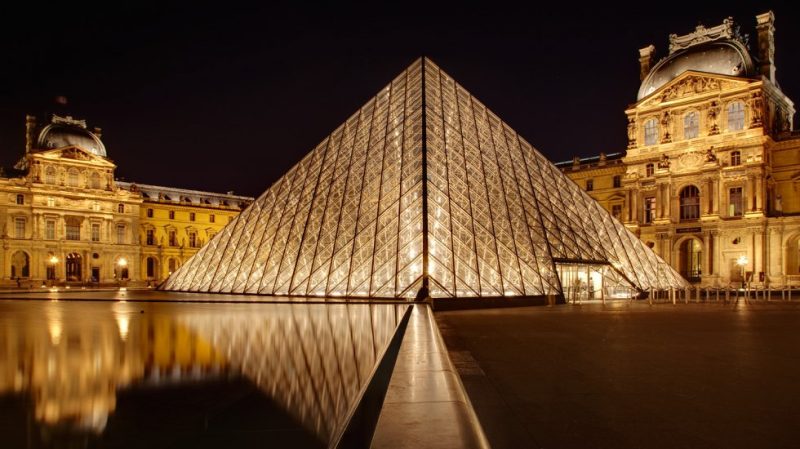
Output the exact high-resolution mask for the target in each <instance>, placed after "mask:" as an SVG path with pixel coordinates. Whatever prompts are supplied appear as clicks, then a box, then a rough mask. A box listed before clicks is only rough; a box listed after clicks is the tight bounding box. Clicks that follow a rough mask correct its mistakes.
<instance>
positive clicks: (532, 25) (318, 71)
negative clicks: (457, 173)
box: [0, 1, 800, 195]
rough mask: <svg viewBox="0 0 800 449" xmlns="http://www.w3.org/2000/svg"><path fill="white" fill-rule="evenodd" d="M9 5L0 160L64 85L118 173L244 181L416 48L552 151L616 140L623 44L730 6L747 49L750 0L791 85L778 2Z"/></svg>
mask: <svg viewBox="0 0 800 449" xmlns="http://www.w3.org/2000/svg"><path fill="white" fill-rule="evenodd" d="M7 3H11V2H7ZM13 3H15V4H16V5H15V6H5V5H4V6H0V17H2V19H0V58H2V59H1V60H0V61H1V62H2V63H1V64H0V164H2V165H4V166H6V167H9V166H11V165H13V163H14V162H15V161H16V160H17V159H18V157H19V156H20V155H21V154H22V153H23V152H24V121H25V114H26V113H32V114H37V115H42V114H44V113H45V112H47V111H51V110H53V107H52V106H51V105H52V104H53V103H52V99H53V98H54V97H55V96H56V95H64V96H66V97H68V99H69V105H68V110H69V111H70V112H71V113H72V114H73V115H74V116H76V117H80V118H86V119H87V120H88V122H89V126H99V127H102V128H103V140H104V142H105V143H106V147H107V148H108V153H109V157H111V158H112V159H113V160H114V161H115V162H116V163H117V165H118V169H117V176H118V177H120V178H125V179H126V180H133V181H138V182H142V183H152V184H161V185H169V186H175V187H186V188H196V189H205V190H212V191H228V190H234V191H236V192H237V193H241V194H248V195H258V194H259V193H261V192H262V191H263V190H264V189H265V188H266V187H267V186H268V185H269V184H271V183H272V182H273V181H275V179H277V178H278V177H279V176H280V175H281V174H282V173H283V172H284V171H285V170H286V169H288V168H289V167H290V166H291V165H292V164H294V163H295V162H296V161H297V160H299V159H300V158H301V157H302V156H303V155H304V154H305V153H307V152H308V151H309V150H310V149H312V148H313V147H314V146H315V145H316V144H317V143H318V142H319V141H321V140H322V139H323V138H324V137H325V136H326V135H327V134H328V133H330V132H331V131H332V130H333V129H334V128H336V127H337V126H338V125H339V124H340V123H342V122H343V121H344V120H345V119H346V118H347V117H348V116H349V115H350V114H352V113H353V112H355V111H356V110H357V108H359V107H360V106H361V105H362V104H363V103H364V102H365V101H367V100H368V99H369V98H370V97H371V96H373V95H374V94H375V93H376V92H377V91H378V90H379V89H380V88H381V87H383V86H384V85H386V84H387V83H388V82H389V81H391V79H392V78H393V77H394V76H396V75H397V74H398V73H399V72H400V71H401V70H403V69H404V68H405V67H406V66H407V65H408V64H410V63H411V62H412V61H413V60H414V59H415V58H417V57H419V56H421V55H423V54H424V55H427V56H429V57H431V59H432V60H433V61H434V62H436V63H437V64H439V65H440V66H441V67H442V69H443V70H445V71H446V72H448V73H449V74H450V75H451V76H453V77H454V78H455V79H456V80H457V81H458V82H460V83H461V84H462V85H463V86H464V87H466V88H467V89H468V90H469V91H470V92H471V93H472V94H473V95H475V96H476V97H477V98H479V99H480V100H481V101H482V102H483V103H485V104H486V105H487V106H489V108H491V109H492V110H493V111H494V112H495V113H496V114H498V115H499V116H500V117H501V118H503V119H504V120H505V121H506V122H508V123H509V124H510V125H511V126H512V127H513V128H514V129H516V130H517V131H518V132H519V133H520V134H521V135H522V136H523V137H525V138H526V139H527V140H528V141H530V142H531V143H533V144H534V145H535V146H536V147H537V148H538V149H539V150H541V151H542V152H544V153H545V154H546V155H547V156H548V157H550V158H551V159H553V160H563V159H568V158H571V157H572V156H573V155H583V156H588V155H594V154H597V153H599V152H600V151H605V152H615V151H620V150H621V149H623V148H624V146H625V143H626V131H625V117H624V114H623V111H624V109H625V107H626V105H628V104H629V103H632V102H634V101H635V99H636V92H637V90H638V87H639V79H638V70H639V68H638V49H639V48H640V47H643V46H646V45H647V44H650V43H653V44H655V45H656V47H657V50H658V52H659V55H660V56H664V55H666V53H667V40H668V35H669V33H678V34H684V33H687V32H690V31H692V30H693V29H694V27H695V25H697V23H698V22H702V23H704V24H705V25H708V26H712V25H717V24H719V23H721V21H722V19H724V18H725V17H727V16H733V17H734V19H735V20H736V21H737V22H738V23H740V24H741V25H742V31H743V32H745V33H749V34H750V35H751V39H750V41H751V48H755V31H754V24H755V15H756V14H758V13H761V12H764V11H766V10H768V9H773V10H774V11H775V14H776V29H777V32H776V45H777V50H776V66H777V69H778V71H777V76H778V81H779V83H780V84H781V86H782V88H783V90H784V91H785V92H786V93H787V94H788V95H789V96H790V97H792V98H794V99H798V98H800V27H797V26H796V24H797V23H800V8H792V4H791V2H769V1H762V2H751V3H750V4H744V2H732V1H727V2H724V3H720V4H716V5H715V4H713V3H707V2H694V1H693V2H679V3H674V2H651V4H652V5H653V6H654V7H659V8H662V7H663V9H656V8H654V9H653V10H650V11H645V10H633V9H629V8H626V7H624V6H615V5H613V4H611V3H608V2H597V4H598V5H599V6H597V7H595V8H590V9H582V8H581V7H579V6H576V2H551V3H553V5H550V6H548V7H546V8H541V7H539V6H535V2H527V3H528V4H527V6H526V7H524V8H522V7H510V6H504V5H503V4H502V3H500V2H497V1H493V2H485V3H484V2H462V3H461V4H456V5H441V6H435V5H436V4H435V3H434V2H427V3H423V4H414V3H410V2H385V3H378V2H373V3H370V4H368V6H365V7H358V6H355V5H345V4H343V3H341V2H336V3H328V4H323V5H314V6H311V4H310V3H305V2H296V3H297V4H299V5H304V6H303V7H292V6H289V5H288V4H286V5H283V6H275V5H274V4H272V3H270V2H262V4H263V6H237V5H236V4H235V3H233V2H215V3H212V4H207V5H206V4H202V3H199V2H194V3H191V4H177V3H176V4H167V3H160V4H156V5H148V4H146V3H144V2H106V3H105V5H106V6H100V5H98V6H90V5H79V4H77V3H75V2H59V3H57V4H56V5H55V6H48V5H46V4H43V3H40V2H13ZM26 3H30V4H31V5H26ZM117 3H119V4H122V3H130V4H129V5H128V6H120V5H117ZM101 5H102V4H101ZM108 5H113V9H109V8H110V7H109V6H108ZM680 5H684V6H683V7H680ZM793 9H794V10H798V11H797V12H796V11H793Z"/></svg>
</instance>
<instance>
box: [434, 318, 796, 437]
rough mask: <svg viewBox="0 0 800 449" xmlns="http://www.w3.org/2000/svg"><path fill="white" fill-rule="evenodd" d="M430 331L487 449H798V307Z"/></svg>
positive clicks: (468, 324) (520, 321) (451, 322)
mask: <svg viewBox="0 0 800 449" xmlns="http://www.w3.org/2000/svg"><path fill="white" fill-rule="evenodd" d="M436 319H437V322H438V323H439V326H440V330H441V332H442V335H443V336H444V339H445V342H446V344H447V346H448V350H449V351H450V356H451V359H452V360H453V363H454V364H455V366H456V367H457V369H458V371H459V372H460V375H461V379H462V382H463V383H464V385H465V387H466V390H467V393H468V395H469V397H470V400H471V402H472V404H473V406H474V407H475V410H476V412H477V415H478V417H479V419H480V422H481V425H482V427H483V429H484V431H485V433H486V435H487V437H488V439H489V442H490V443H491V445H492V447H494V448H496V449H499V448H519V447H543V448H692V447H695V448H737V447H741V448H755V447H757V448H783V447H786V448H789V447H792V448H795V447H798V444H800V443H799V442H800V426H799V425H798V424H800V302H793V303H789V302H760V303H755V304H753V303H750V304H745V303H743V302H740V303H738V304H727V305H724V304H688V305H686V304H678V305H676V306H673V305H671V304H658V305H655V306H648V305H647V304H646V303H632V304H631V303H627V302H624V303H610V304H608V305H606V306H603V305H601V304H591V305H583V306H571V305H563V306H556V307H528V308H511V309H493V310H471V311H458V312H441V313H437V314H436Z"/></svg>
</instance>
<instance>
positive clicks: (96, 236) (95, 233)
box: [92, 223, 100, 242]
mask: <svg viewBox="0 0 800 449" xmlns="http://www.w3.org/2000/svg"><path fill="white" fill-rule="evenodd" d="M92 241H93V242H99V241H100V224H98V223H92Z"/></svg>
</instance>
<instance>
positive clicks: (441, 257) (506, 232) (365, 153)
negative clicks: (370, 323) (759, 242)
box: [162, 58, 688, 298]
mask: <svg viewBox="0 0 800 449" xmlns="http://www.w3.org/2000/svg"><path fill="white" fill-rule="evenodd" d="M582 265H586V266H592V267H599V268H593V269H591V270H589V271H587V274H586V276H587V277H586V283H587V284H588V283H589V282H590V281H591V282H592V284H595V283H598V280H597V276H600V277H601V279H600V282H599V283H600V284H601V285H602V286H603V288H606V289H611V290H613V291H615V292H628V293H629V294H632V293H634V292H638V291H643V290H651V289H669V288H684V287H686V286H687V285H688V284H687V283H686V282H685V280H684V279H683V278H681V276H680V275H678V273H677V272H675V270H673V269H672V268H671V267H670V266H669V265H668V264H667V263H666V262H664V261H663V260H662V259H661V258H659V257H658V256H657V255H656V254H655V253H654V252H653V251H652V250H651V249H650V248H648V247H647V246H646V245H644V244H643V243H642V242H641V241H640V240H639V239H638V238H637V237H636V236H635V235H633V234H632V233H630V232H629V231H628V230H627V229H626V228H625V227H624V226H623V225H622V224H621V223H620V222H618V221H617V220H616V219H615V218H613V217H612V216H611V214H610V213H609V212H608V211H606V210H605V209H603V208H602V207H601V206H600V205H599V204H598V203H597V202H596V201H595V200H593V199H592V198H591V197H589V195H587V194H586V193H585V192H584V191H583V190H582V189H581V188H580V187H579V186H578V185H576V184H575V183H574V182H573V181H572V180H570V179H569V178H567V177H566V176H565V175H563V174H562V173H561V172H560V171H559V170H558V169H557V168H556V167H555V166H554V165H553V164H552V163H550V162H549V161H548V160H547V159H546V158H545V157H544V156H543V155H542V154H541V153H539V152H538V151H537V150H536V149H535V148H534V147H533V146H532V145H530V144H529V143H528V142H526V141H525V140H524V139H523V138H522V137H520V136H519V135H518V134H517V133H516V132H515V131H514V130H513V129H511V127H509V126H508V125H507V124H506V123H504V122H503V121H502V120H500V118H499V117H497V116H496V115H495V114H494V113H492V112H491V111H490V110H488V109H487V108H486V107H485V106H484V105H483V104H482V103H480V102H479V101H478V100H477V99H476V98H475V97H473V96H472V95H471V94H470V93H469V92H467V90H465V89H464V88H463V87H462V86H460V85H459V84H458V83H456V82H455V81H454V80H453V78H451V77H450V76H448V75H447V74H446V73H444V72H443V71H442V70H441V69H440V68H439V67H438V66H436V65H435V64H434V63H433V62H431V61H430V60H429V59H427V58H421V59H419V60H417V61H415V62H414V63H413V64H411V66H409V67H408V68H407V69H406V70H404V71H403V73H401V74H400V75H399V76H398V77H396V78H395V79H394V80H393V81H392V82H391V83H390V84H389V85H387V86H386V87H384V88H383V89H382V90H381V91H380V92H379V93H378V94H377V95H376V96H375V97H373V98H372V99H370V100H369V101H368V102H367V103H366V104H365V105H364V106H363V107H362V108H361V109H359V110H358V111H357V112H356V113H354V114H353V115H352V116H351V117H350V118H348V119H347V121H345V122H344V123H343V124H342V125H341V126H339V127H338V128H336V129H335V130H334V131H333V132H332V133H331V134H330V135H329V136H328V137H326V138H325V139H324V140H323V141H322V142H320V143H319V145H317V146H316V148H314V149H313V150H312V151H311V152H310V153H308V154H307V155H306V156H305V157H304V158H303V159H302V160H301V161H300V162H298V163H297V164H296V165H295V166H294V167H292V168H291V169H290V170H289V171H288V172H287V173H286V174H285V175H283V176H282V177H281V178H280V179H278V180H277V181H276V182H275V183H274V184H272V185H271V186H270V187H269V188H268V189H267V190H266V191H265V192H264V193H263V194H262V195H261V196H260V197H259V198H258V199H257V200H256V201H255V202H253V204H252V205H251V206H250V207H248V208H247V209H245V210H244V211H243V212H242V213H241V214H240V215H239V216H238V217H237V218H236V219H235V220H234V221H232V222H231V223H230V224H228V226H227V227H226V228H225V229H224V230H223V231H221V232H219V233H218V234H217V235H216V236H214V238H213V239H211V240H210V241H209V242H208V244H206V245H205V246H204V247H203V248H202V249H201V250H200V251H199V252H198V253H197V254H196V255H194V256H193V257H192V258H190V259H189V260H188V261H187V262H186V263H185V264H184V265H183V266H182V267H180V268H179V269H178V270H177V271H176V272H174V273H173V274H172V275H171V276H170V277H169V278H168V279H167V281H166V282H165V283H164V285H163V286H162V288H163V289H166V290H175V291H189V292H219V293H241V294H261V295H277V296H303V297H306V296H319V297H331V296H333V297H357V298H417V297H428V296H430V297H433V298H447V297H458V298H470V297H508V296H513V297H537V296H561V297H565V296H566V295H568V294H571V292H572V291H573V290H571V289H572V288H573V286H575V281H574V279H579V280H580V275H579V274H577V273H578V272H579V271H580V270H577V268H575V267H578V266H582ZM576 270H577V271H576ZM571 272H575V275H574V276H573V275H571V274H570V273H571ZM592 273H594V274H592ZM592 276H594V277H592ZM567 278H568V279H567ZM565 280H566V281H567V282H569V284H568V285H564V282H565ZM575 288H577V287H575Z"/></svg>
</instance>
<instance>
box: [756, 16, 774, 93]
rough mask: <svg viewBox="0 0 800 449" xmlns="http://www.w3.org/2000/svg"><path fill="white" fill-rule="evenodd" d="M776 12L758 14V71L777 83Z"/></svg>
mask: <svg viewBox="0 0 800 449" xmlns="http://www.w3.org/2000/svg"><path fill="white" fill-rule="evenodd" d="M774 24H775V14H773V13H772V11H767V12H765V13H764V14H759V15H757V16H756V32H757V33H758V71H759V73H761V74H762V75H763V76H764V77H765V78H767V79H768V80H770V81H771V82H772V83H775V84H777V83H776V82H775V25H774Z"/></svg>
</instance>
